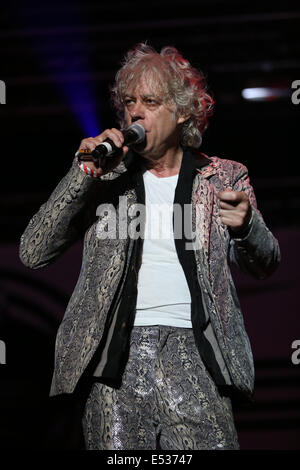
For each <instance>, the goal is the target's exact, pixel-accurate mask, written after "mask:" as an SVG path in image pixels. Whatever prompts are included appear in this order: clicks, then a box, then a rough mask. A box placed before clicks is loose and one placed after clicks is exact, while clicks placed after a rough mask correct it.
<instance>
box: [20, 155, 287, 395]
mask: <svg viewBox="0 0 300 470" xmlns="http://www.w3.org/2000/svg"><path fill="white" fill-rule="evenodd" d="M196 158H197V161H198V165H197V169H196V172H195V176H194V179H193V186H192V195H191V207H192V222H193V227H194V231H195V233H196V243H195V247H196V248H195V250H194V253H195V259H196V266H197V277H198V282H199V288H200V289H201V295H202V301H203V305H204V310H205V314H206V316H207V319H208V322H207V326H206V330H205V331H204V334H205V336H206V338H207V339H208V340H209V342H210V343H211V345H212V346H213V349H214V352H215V355H216V358H217V361H218V364H219V366H220V370H221V371H222V374H223V376H224V379H225V381H226V383H227V384H228V385H230V386H231V387H233V388H234V389H236V390H237V391H238V392H241V393H242V394H243V395H246V396H249V395H250V396H251V394H252V392H253V388H254V367H253V357H252V352H251V346H250V342H249V339H248V336H247V333H246V331H245V327H244V321H243V316H242V312H241V308H240V303H239V300H238V297H237V293H236V289H235V286H234V283H233V280H232V276H231V272H230V262H232V263H235V264H236V265H237V266H238V267H239V268H240V269H241V270H242V271H243V272H245V273H248V274H250V275H252V276H254V277H255V278H257V279H264V278H266V277H268V276H269V275H270V274H271V273H272V272H273V271H274V270H275V268H276V267H277V265H278V263H279V261H280V251H279V246H278V242H277V240H276V239H275V237H274V236H273V234H272V233H271V232H270V231H269V229H268V228H267V227H266V225H265V222H264V220H263V218H262V215H261V214H260V212H259V211H258V209H257V205H256V199H255V195H254V192H253V188H252V186H251V185H250V181H249V177H248V171H247V168H246V167H245V166H244V165H242V164H240V163H238V162H234V161H231V160H225V159H221V158H217V157H207V156H206V155H204V154H202V153H201V154H200V153H197V155H196ZM127 173H128V169H127V167H126V166H125V164H124V162H121V163H120V165H119V166H118V167H116V168H115V169H114V170H113V171H111V172H110V173H108V174H106V175H104V176H102V177H101V178H99V179H93V178H91V177H89V176H87V175H86V174H85V173H84V172H83V171H82V170H81V169H80V168H79V167H78V163H77V161H76V159H74V161H73V164H72V167H71V169H70V171H69V172H68V174H67V175H66V176H65V177H64V178H63V179H62V180H61V181H60V183H59V184H58V186H57V187H56V189H55V190H54V192H53V193H52V195H51V196H50V198H49V199H48V201H47V202H46V203H45V204H43V205H42V206H41V208H40V210H39V211H38V212H37V214H36V215H34V216H33V218H32V219H31V220H30V222H29V224H28V226H27V228H26V230H25V232H24V234H23V235H22V237H21V243H20V258H21V260H22V262H23V263H24V264H25V265H26V266H28V267H30V268H33V269H36V268H41V267H44V266H47V265H48V264H49V263H51V262H53V261H54V260H55V259H57V257H58V256H60V255H61V254H62V253H63V252H64V251H65V250H66V249H67V248H68V247H69V246H70V245H71V244H72V243H74V242H75V241H76V240H78V239H79V238H80V237H84V249H83V262H82V267H81V272H80V275H79V278H78V281H77V284H76V287H75V289H74V292H73V294H72V296H71V299H70V301H69V304H68V306H67V309H66V312H65V315H64V318H63V320H62V322H61V324H60V327H59V330H58V334H57V338H56V351H55V368H54V375H53V380H52V386H51V391H50V395H58V394H61V393H72V392H73V391H74V390H75V387H76V385H77V383H78V381H79V379H80V377H81V376H82V374H83V372H84V371H85V369H86V368H87V365H88V364H89V362H90V361H91V359H92V357H93V355H94V353H95V351H96V349H97V347H98V346H99V343H100V341H101V339H102V337H103V334H104V327H105V323H106V320H107V315H108V312H109V309H110V306H111V304H112V302H113V299H114V298H115V296H116V295H118V292H121V290H122V286H121V284H122V279H123V277H122V273H123V272H124V271H126V269H128V259H129V255H130V252H131V250H132V240H131V238H130V236H127V237H120V236H119V237H118V236H114V237H107V238H103V237H102V238H101V237H99V236H97V234H98V233H99V231H100V232H101V227H102V228H103V226H104V225H107V222H109V221H108V220H107V218H108V217H110V215H109V211H108V213H107V214H106V215H104V214H103V213H102V215H101V216H98V215H97V213H98V212H97V207H98V206H99V204H100V203H102V204H103V203H113V204H114V205H115V207H116V209H117V212H118V203H117V202H116V200H113V201H112V196H109V195H111V194H115V195H116V194H117V195H118V196H120V194H121V195H123V196H124V197H126V201H127V205H128V212H127V223H129V222H130V220H131V219H132V216H131V215H130V213H131V212H132V211H130V207H133V206H134V204H136V202H137V196H136V191H135V189H134V187H130V185H128V183H127V182H126V181H127V180H126V174H127ZM116 183H117V184H116ZM113 188H118V190H117V191H116V190H115V189H113ZM226 188H232V189H233V190H235V191H245V192H246V193H247V194H248V196H249V198H250V202H251V206H252V220H251V226H250V229H249V230H248V232H247V234H246V236H244V237H243V238H239V239H237V238H233V237H232V236H231V235H230V232H229V230H228V227H226V226H225V225H224V224H222V222H221V219H220V215H219V203H218V198H217V196H216V194H217V193H218V192H219V191H221V190H224V189H226ZM123 222H124V221H123Z"/></svg>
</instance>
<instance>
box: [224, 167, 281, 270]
mask: <svg viewBox="0 0 300 470" xmlns="http://www.w3.org/2000/svg"><path fill="white" fill-rule="evenodd" d="M232 189H233V190H234V191H244V192H245V193H247V194H248V196H249V199H250V204H251V209H252V217H251V220H250V223H249V225H248V227H247V228H246V229H245V230H243V232H242V233H241V234H234V233H233V232H231V235H232V236H231V241H230V260H231V262H233V263H234V264H236V265H237V266H238V267H239V268H240V269H241V270H242V271H243V272H245V273H247V274H251V275H252V276H254V277H255V278H257V279H265V278H267V277H268V276H270V275H271V274H272V273H273V272H274V271H275V269H276V268H277V266H278V264H279V262H280V249H279V244H278V241H277V240H276V238H275V237H274V235H273V234H272V233H271V231H270V230H269V229H268V228H267V226H266V224H265V222H264V220H263V217H262V215H261V213H260V212H259V210H258V209H257V204H256V197H255V194H254V191H253V188H252V186H251V184H250V179H249V176H248V170H247V168H246V167H245V166H244V165H242V164H240V163H236V164H235V165H234V167H233V174H232Z"/></svg>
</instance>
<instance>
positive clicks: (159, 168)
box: [145, 147, 183, 178]
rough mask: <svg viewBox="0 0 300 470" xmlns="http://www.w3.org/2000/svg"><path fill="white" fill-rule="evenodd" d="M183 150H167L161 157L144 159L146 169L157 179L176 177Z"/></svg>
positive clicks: (179, 148)
mask: <svg viewBox="0 0 300 470" xmlns="http://www.w3.org/2000/svg"><path fill="white" fill-rule="evenodd" d="M182 156H183V150H182V148H181V147H178V148H176V149H169V150H168V151H167V152H166V153H165V154H164V155H163V156H162V157H160V158H158V159H152V158H149V157H147V158H146V159H145V165H146V168H147V169H148V170H149V171H151V173H153V174H154V175H155V176H157V177H158V178H166V177H168V176H174V175H177V174H178V173H179V171H180V167H181V161H182Z"/></svg>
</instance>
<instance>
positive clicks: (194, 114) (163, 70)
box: [111, 43, 214, 148]
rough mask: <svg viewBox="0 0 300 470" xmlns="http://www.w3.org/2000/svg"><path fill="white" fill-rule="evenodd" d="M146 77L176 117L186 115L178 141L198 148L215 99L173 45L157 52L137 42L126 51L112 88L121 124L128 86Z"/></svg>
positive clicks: (202, 76) (113, 99) (112, 95)
mask: <svg viewBox="0 0 300 470" xmlns="http://www.w3.org/2000/svg"><path fill="white" fill-rule="evenodd" d="M145 77H146V79H147V85H148V86H149V87H150V88H151V87H152V88H153V91H155V93H156V94H157V93H159V94H160V96H161V98H162V100H163V101H164V102H170V103H172V104H174V105H175V113H176V114H177V115H178V116H189V119H187V121H185V123H184V124H183V126H182V131H181V137H180V142H181V144H182V145H184V146H188V147H193V148H198V147H200V145H201V143H202V135H203V133H204V131H205V129H206V128H207V126H208V120H209V117H210V116H211V115H212V112H213V107H214V100H213V98H212V97H211V96H210V95H209V94H208V93H207V84H206V80H205V78H204V75H203V73H202V72H201V71H199V70H197V69H195V68H194V67H192V66H191V64H190V63H189V62H188V61H187V60H186V59H184V58H183V57H182V55H181V54H180V53H179V52H178V51H177V49H175V48H174V47H169V46H168V47H164V48H163V49H162V50H161V52H160V53H158V52H156V51H155V49H153V48H152V47H151V46H149V45H147V44H146V43H140V44H137V46H135V47H134V48H133V49H131V50H130V51H129V52H127V54H126V55H125V57H124V61H123V62H122V67H121V69H120V70H119V71H118V72H117V74H116V77H115V83H114V85H113V87H112V88H111V98H112V101H113V104H114V106H115V108H116V110H117V114H118V117H119V121H120V125H121V126H122V127H124V125H125V121H124V98H125V95H126V93H127V92H128V89H129V87H135V86H137V85H138V83H140V81H141V80H143V79H144V78H145Z"/></svg>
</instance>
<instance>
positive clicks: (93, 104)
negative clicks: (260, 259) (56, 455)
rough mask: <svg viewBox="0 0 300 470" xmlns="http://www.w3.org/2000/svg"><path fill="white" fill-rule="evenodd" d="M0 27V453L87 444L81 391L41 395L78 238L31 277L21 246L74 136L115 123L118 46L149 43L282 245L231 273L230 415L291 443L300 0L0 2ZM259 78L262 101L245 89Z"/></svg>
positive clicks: (258, 441) (296, 377) (206, 146)
mask: <svg viewBox="0 0 300 470" xmlns="http://www.w3.org/2000/svg"><path fill="white" fill-rule="evenodd" d="M0 26H1V28H0V38H1V42H0V54H1V57H0V58H1V61H0V80H3V81H4V82H5V84H6V104H2V106H0V129H1V158H2V166H1V184H0V194H1V200H0V208H1V219H0V224H1V227H0V352H1V355H0V448H2V449H18V448H22V449H42V450H46V449H74V450H75V449H82V448H83V442H82V435H81V429H80V419H79V408H78V405H77V403H76V401H74V400H72V397H57V398H51V399H50V398H49V397H48V393H49V387H50V381H51V375H52V368H53V356H54V341H55V335H56V331H57V328H58V325H59V323H60V321H61V319H62V316H63V313H64V310H65V307H66V305H67V302H68V298H69V296H70V294H71V292H72V290H73V288H74V285H75V283H76V279H77V276H78V272H79V269H80V264H81V244H80V243H79V244H77V245H75V246H73V247H72V248H71V249H70V250H69V251H68V252H67V253H66V254H65V255H64V256H63V257H62V258H61V259H60V260H59V261H57V262H56V263H55V264H54V265H52V266H50V267H48V268H45V269H42V270H38V271H31V270H29V269H27V268H25V267H24V266H23V265H22V264H21V262H20V260H19V258H18V243H19V238H20V236H21V234H22V232H23V231H24V229H25V227H26V225H27V223H28V221H29V219H30V218H31V216H32V215H33V214H34V213H35V212H36V211H37V210H38V208H39V207H40V205H41V204H42V203H43V202H44V201H45V200H46V199H47V198H48V196H49V195H50V193H51V191H52V190H53V189H54V187H55V186H56V184H57V183H58V182H59V180H60V179H61V178H62V177H63V176H64V174H65V173H66V172H67V171H68V168H69V166H70V164H71V161H72V159H73V156H74V152H75V151H76V150H77V148H78V145H79V142H80V140H81V139H82V138H84V137H88V136H91V135H96V134H98V133H100V131H101V130H104V129H105V128H106V127H112V126H115V125H116V122H115V117H114V113H113V110H112V108H111V105H110V102H109V91H108V90H109V86H110V85H111V84H112V82H113V78H114V74H115V72H116V71H117V69H118V68H119V65H120V61H121V59H122V56H123V54H124V52H125V51H126V50H128V48H130V47H132V46H133V45H134V44H136V43H138V42H140V41H145V40H147V41H148V42H149V43H150V44H151V45H153V46H154V47H155V48H160V47H162V46H165V45H173V46H175V47H177V49H179V51H181V52H182V53H183V55H184V56H186V57H187V58H188V59H189V60H190V61H191V63H192V64H193V65H195V66H196V67H199V68H201V69H202V70H203V71H204V73H205V75H206V76H207V79H208V83H209V86H210V88H211V90H212V92H213V96H214V98H215V100H216V108H215V114H214V117H213V119H212V121H211V124H210V127H209V129H208V131H207V133H206V134H205V136H204V142H203V145H202V149H203V151H204V152H205V153H207V154H208V155H218V156H220V157H224V158H229V159H233V160H238V161H240V162H242V163H244V164H245V165H246V166H247V167H248V168H249V172H250V177H251V180H252V184H253V186H254V188H255V190H256V195H257V200H258V206H259V209H260V210H261V212H262V213H263V215H264V218H265V220H266V222H267V224H268V225H269V227H270V228H271V229H272V231H273V232H274V234H275V236H276V237H277V238H278V240H279V243H280V246H281V251H282V263H281V266H280V268H279V269H278V270H277V272H276V273H274V274H273V276H272V277H271V278H269V279H268V280H265V281H256V280H254V279H251V278H249V277H246V276H244V275H241V274H240V273H238V272H236V271H235V272H234V277H235V279H236V284H237V287H238V292H239V294H240V299H241V303H242V307H243V311H244V316H245V323H246V326H247V331H248V334H249V336H250V340H251V343H252V347H253V353H254V358H255V364H256V392H255V396H254V402H253V404H250V405H242V404H240V405H236V407H235V416H236V425H237V429H238V433H239V437H240V444H241V448H242V449H274V450H275V449H276V450H278V449H282V450H285V449H297V450H299V449H300V438H299V437H300V436H299V435H300V432H299V431H300V374H299V371H300V365H299V364H297V363H293V361H292V354H293V352H295V350H294V349H293V348H292V343H293V342H294V341H296V340H299V346H300V321H299V287H300V286H299V277H300V276H299V264H300V248H299V241H300V236H299V235H300V223H299V209H300V196H299V183H300V173H299V164H298V157H299V124H300V122H299V112H300V104H298V103H297V101H300V93H298V95H297V93H296V91H297V90H296V89H292V83H293V82H294V81H296V80H299V85H298V87H300V34H299V32H300V6H299V2H289V1H285V2H269V1H265V0H261V1H259V2H256V1H252V2H250V3H248V2H240V1H233V0H228V1H226V2H225V1H221V0H209V1H208V0H206V1H191V0H186V1H185V2H182V1H180V2H179V1H177V0H172V1H171V0H166V1H161V0H160V1H157V0H153V1H151V4H150V3H149V4H145V3H143V4H141V3H140V2H121V1H113V2H99V1H87V2H85V3H79V2H77V1H74V2H71V1H66V0H61V1H59V2H58V1H57V0H54V1H51V2H50V1H45V2H42V3H40V2H33V1H27V2H24V5H23V6H22V3H20V2H18V3H17V2H15V1H10V2H5V5H3V6H2V12H1V16H0ZM257 87H260V88H264V89H265V92H267V94H268V96H267V97H266V98H264V99H263V100H260V101H257V100H253V99H252V100H249V99H245V98H243V96H242V90H245V89H248V88H250V90H252V95H253V92H255V90H253V89H254V88H257ZM266 89H267V90H266ZM297 96H298V99H296V98H297ZM293 97H294V98H293ZM0 101H1V97H0ZM299 346H298V348H299ZM297 358H298V359H300V354H299V355H298V356H296V359H297ZM294 362H295V361H294ZM296 362H297V361H296ZM298 362H299V361H298Z"/></svg>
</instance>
